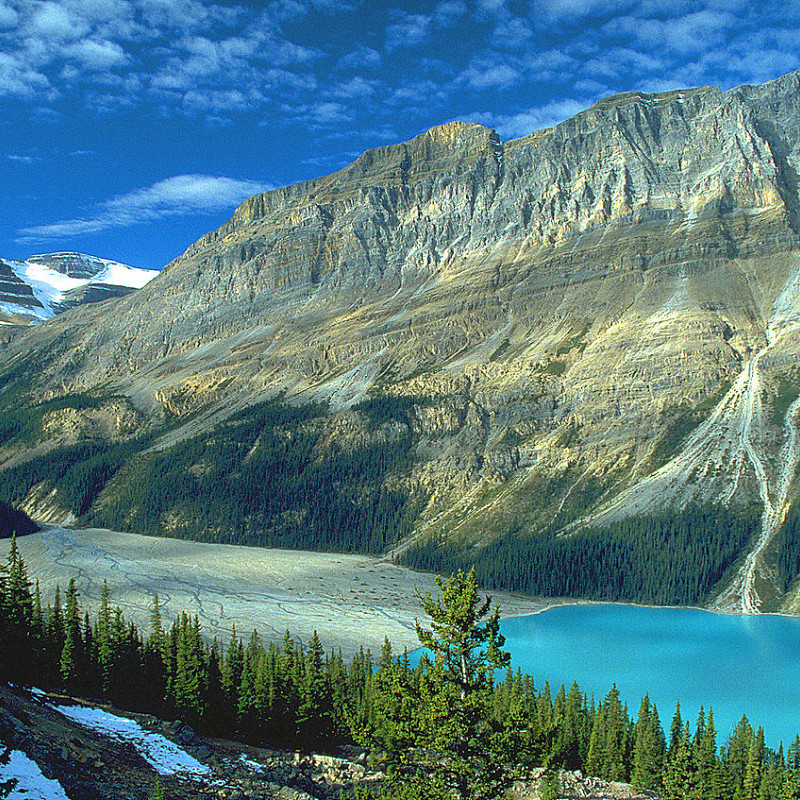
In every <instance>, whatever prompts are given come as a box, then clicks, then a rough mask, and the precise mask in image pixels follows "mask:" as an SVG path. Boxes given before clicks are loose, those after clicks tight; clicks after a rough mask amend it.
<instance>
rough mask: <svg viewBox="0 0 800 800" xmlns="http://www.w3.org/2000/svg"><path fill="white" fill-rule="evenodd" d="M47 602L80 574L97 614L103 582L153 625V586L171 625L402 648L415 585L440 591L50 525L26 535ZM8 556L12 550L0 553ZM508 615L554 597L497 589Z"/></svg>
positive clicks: (383, 570)
mask: <svg viewBox="0 0 800 800" xmlns="http://www.w3.org/2000/svg"><path fill="white" fill-rule="evenodd" d="M18 543H19V548H20V552H21V554H22V557H23V558H24V560H25V562H26V564H27V565H28V573H29V575H30V577H31V579H32V580H36V579H38V580H39V583H40V587H41V593H42V603H43V605H45V606H46V605H47V604H48V603H52V601H53V596H54V592H55V588H56V584H58V585H60V586H61V589H62V592H63V591H64V589H65V588H66V586H67V584H68V582H69V579H70V578H71V577H74V578H75V581H76V585H77V588H78V592H79V594H80V598H79V599H80V603H81V609H82V610H88V611H90V613H92V614H94V612H95V610H96V609H97V608H98V607H99V604H100V593H101V591H102V587H103V581H108V587H109V590H110V592H111V601H112V604H113V605H115V606H116V605H119V606H120V607H121V608H122V610H123V611H124V612H125V616H126V619H128V620H132V621H134V622H135V623H136V624H137V625H138V626H140V629H143V630H147V628H148V626H149V614H150V608H151V604H152V598H153V595H154V594H156V593H157V594H158V598H159V603H160V605H161V609H162V616H163V619H164V623H165V625H168V624H171V621H172V620H173V619H174V618H175V617H176V616H177V615H178V614H180V613H181V612H182V611H186V612H187V613H188V614H190V615H192V616H194V615H195V614H196V615H197V616H198V617H199V618H200V622H201V625H202V628H203V631H204V632H205V633H206V634H207V635H209V636H218V637H219V638H220V639H221V640H223V641H227V639H228V638H229V636H230V633H231V629H232V628H233V626H234V625H235V626H236V630H237V632H238V633H239V634H240V635H244V636H248V635H249V634H250V632H251V631H253V630H254V629H256V630H258V631H259V633H260V634H261V635H262V636H263V637H264V638H265V639H266V640H267V641H272V640H280V639H282V638H283V635H284V632H285V631H286V630H287V629H288V630H289V631H291V633H292V634H293V635H294V636H295V637H299V638H300V639H301V640H302V641H303V642H306V641H308V639H309V638H310V637H311V634H312V633H313V632H314V631H315V630H316V631H317V632H318V634H319V636H320V639H321V641H322V643H323V645H324V646H325V647H326V649H339V648H341V650H342V653H343V655H344V656H345V657H348V656H350V655H352V654H353V653H354V652H356V651H357V650H358V649H359V647H361V646H362V645H363V647H364V648H365V649H366V648H370V649H372V651H373V653H377V652H379V651H380V647H381V645H382V644H383V641H384V637H387V636H388V637H389V640H390V641H391V642H392V644H393V646H394V648H395V651H401V650H402V649H404V648H408V649H414V648H416V647H417V646H418V640H417V636H416V629H415V622H414V620H415V618H416V617H419V616H420V615H421V610H420V606H419V602H418V600H417V596H416V590H417V589H419V591H421V592H422V593H423V594H425V593H426V592H428V591H431V592H433V593H434V594H435V593H436V592H437V591H438V590H437V589H436V585H435V583H434V577H433V576H432V575H430V574H427V573H418V572H412V571H411V570H409V569H406V568H404V567H400V566H397V565H396V564H393V563H391V562H389V561H385V560H381V559H378V558H371V557H368V556H360V555H342V554H338V553H313V552H306V551H292V550H267V549H263V548H257V547H239V546H236V545H217V544H201V543H198V542H188V541H183V540H177V539H156V538H151V537H147V536H137V535H134V534H128V533H115V532H113V531H107V530H98V529H88V530H77V529H76V530H70V529H65V528H59V527H49V528H47V529H45V530H43V531H41V532H40V533H35V534H31V535H29V536H25V537H22V538H20V539H19V540H18ZM2 555H3V556H4V554H2ZM492 594H493V597H494V598H495V601H496V602H497V604H498V605H499V606H500V608H501V611H502V613H503V616H505V617H512V616H523V615H526V614H533V613H537V612H539V611H542V610H543V609H544V608H547V607H548V606H550V605H553V601H552V600H546V599H533V598H527V597H523V596H517V595H509V594H504V593H499V592H494V593H492Z"/></svg>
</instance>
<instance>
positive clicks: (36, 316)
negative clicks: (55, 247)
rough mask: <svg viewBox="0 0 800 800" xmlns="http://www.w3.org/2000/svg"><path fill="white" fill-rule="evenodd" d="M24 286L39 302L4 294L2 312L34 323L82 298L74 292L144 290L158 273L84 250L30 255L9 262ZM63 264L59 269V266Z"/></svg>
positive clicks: (0, 304) (1, 297)
mask: <svg viewBox="0 0 800 800" xmlns="http://www.w3.org/2000/svg"><path fill="white" fill-rule="evenodd" d="M5 263H6V264H7V265H8V266H9V267H10V268H11V272H13V274H14V275H15V276H16V277H17V278H18V279H19V281H20V287H21V288H22V285H24V286H28V287H30V289H31V290H32V291H33V296H34V297H35V298H36V300H37V301H38V304H37V305H31V304H30V303H28V304H21V303H19V302H16V297H15V296H14V293H10V294H8V293H6V294H5V296H3V294H2V293H0V314H2V315H6V316H8V317H11V318H14V319H19V318H23V319H26V320H28V321H29V322H30V323H31V324H36V323H38V322H42V321H44V320H46V319H50V318H51V317H53V316H55V315H56V314H58V313H60V312H61V311H64V310H65V309H66V308H68V307H70V306H71V305H77V304H78V303H79V302H81V301H80V300H78V301H76V300H72V301H71V298H70V293H73V294H74V293H75V292H77V291H79V290H81V289H84V288H85V287H97V288H99V289H101V290H102V289H105V290H107V291H108V292H109V295H108V296H112V295H113V294H114V293H116V294H119V293H124V291H125V290H130V291H133V290H136V289H141V288H142V286H145V285H146V284H147V283H149V282H150V281H151V280H152V279H153V278H155V277H156V275H158V274H159V273H158V271H157V270H151V269H139V268H137V267H130V266H128V265H127V264H121V263H119V262H118V261H112V260H110V259H105V258H97V257H96V256H87V255H84V254H82V253H49V254H45V255H35V256H30V257H29V258H28V259H27V260H25V261H5ZM56 267H59V268H56Z"/></svg>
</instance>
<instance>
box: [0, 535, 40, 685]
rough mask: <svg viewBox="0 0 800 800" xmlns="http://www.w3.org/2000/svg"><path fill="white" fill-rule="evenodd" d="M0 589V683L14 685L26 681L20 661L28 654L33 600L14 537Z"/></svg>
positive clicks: (27, 676)
mask: <svg viewBox="0 0 800 800" xmlns="http://www.w3.org/2000/svg"><path fill="white" fill-rule="evenodd" d="M6 575H7V577H6V578H5V581H4V589H3V605H4V607H3V609H2V611H3V621H4V623H3V637H4V639H5V642H4V644H5V648H4V653H5V659H4V660H3V663H0V669H2V670H3V671H4V673H5V674H4V675H3V674H1V673H0V679H3V678H4V679H6V680H12V681H15V682H18V683H28V682H29V681H30V677H31V674H30V669H29V665H28V663H27V659H25V658H24V657H23V655H24V654H25V653H28V652H29V651H30V645H31V640H30V637H31V631H32V626H33V618H34V614H33V597H32V595H31V583H30V581H29V580H28V571H27V568H26V566H25V562H24V561H23V560H22V556H21V555H20V553H19V548H18V547H17V537H16V534H14V535H13V536H12V537H11V547H10V550H9V554H8V561H7V567H6Z"/></svg>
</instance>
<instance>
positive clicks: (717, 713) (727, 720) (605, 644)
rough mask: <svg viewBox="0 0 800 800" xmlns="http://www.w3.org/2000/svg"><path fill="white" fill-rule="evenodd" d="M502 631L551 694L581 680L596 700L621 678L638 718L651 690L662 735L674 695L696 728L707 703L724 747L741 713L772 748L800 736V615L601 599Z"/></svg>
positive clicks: (515, 658)
mask: <svg viewBox="0 0 800 800" xmlns="http://www.w3.org/2000/svg"><path fill="white" fill-rule="evenodd" d="M501 630H502V632H503V634H504V635H505V636H506V647H505V649H506V650H508V651H509V652H510V653H511V654H512V666H513V668H514V669H516V668H517V667H520V668H521V669H522V671H523V672H527V673H529V674H530V675H532V676H533V678H534V681H535V684H536V686H537V687H538V688H541V687H543V686H544V682H545V681H546V680H547V681H549V682H550V686H551V688H552V691H553V694H555V692H556V691H557V689H558V687H560V686H561V684H562V683H563V684H565V685H566V687H567V688H569V686H570V684H571V683H572V682H573V681H577V682H578V684H579V685H580V687H581V689H582V690H583V691H584V692H585V693H586V694H588V695H590V696H591V695H592V694H594V697H595V699H596V700H600V699H602V698H603V697H605V695H606V694H607V693H608V690H609V689H610V688H611V686H612V684H614V683H616V685H617V687H618V688H619V690H620V694H621V695H622V698H623V700H624V701H625V702H627V704H628V710H629V713H630V714H631V716H633V717H634V718H635V715H636V713H637V712H638V710H639V702H640V700H641V698H642V697H643V696H644V694H645V693H649V695H650V699H651V700H652V701H654V702H655V703H656V705H657V706H658V713H659V717H660V718H661V724H662V726H663V727H664V729H665V731H668V730H669V724H670V722H671V720H672V716H673V714H674V712H675V703H676V702H677V701H680V704H681V713H682V715H683V719H684V721H685V720H689V722H690V723H691V725H692V726H694V723H695V721H696V719H697V712H698V711H699V709H700V706H701V705H702V706H704V707H705V710H706V712H707V711H708V708H709V706H711V707H712V708H713V709H714V721H715V724H716V728H717V731H718V735H717V743H718V744H723V743H724V742H725V740H726V739H727V737H728V735H729V734H730V732H731V731H732V729H733V727H734V725H735V724H736V722H738V721H739V720H740V719H741V717H742V714H745V715H746V716H747V718H748V720H749V721H750V723H751V724H752V725H753V726H754V727H758V726H759V725H761V726H763V728H764V733H765V736H766V741H767V744H768V745H770V746H772V747H776V748H777V746H778V744H779V743H780V742H781V741H783V743H784V747H786V746H788V744H789V743H790V742H791V741H792V740H793V739H794V737H795V735H796V734H798V733H800V619H795V618H787V617H778V616H767V615H764V616H732V615H724V614H711V613H709V612H705V611H694V610H688V609H672V608H637V607H632V606H624V605H611V604H609V605H605V604H603V605H592V606H562V607H558V608H553V609H550V610H549V611H545V612H543V613H542V614H537V615H535V616H530V617H518V618H515V619H508V620H505V621H504V622H503V623H502V626H501ZM498 677H499V676H498Z"/></svg>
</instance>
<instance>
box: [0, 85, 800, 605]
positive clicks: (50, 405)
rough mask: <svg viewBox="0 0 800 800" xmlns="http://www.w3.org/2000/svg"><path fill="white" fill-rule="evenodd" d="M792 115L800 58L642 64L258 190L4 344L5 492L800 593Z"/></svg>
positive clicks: (546, 580)
mask: <svg viewBox="0 0 800 800" xmlns="http://www.w3.org/2000/svg"><path fill="white" fill-rule="evenodd" d="M798 122H800V75H798V73H791V74H789V75H786V76H784V77H782V78H779V79H777V80H775V81H772V82H770V83H766V84H764V85H760V86H742V87H738V88H735V89H732V90H730V91H727V92H723V91H720V90H719V89H717V88H714V87H700V88H693V89H686V90H684V91H672V92H667V93H661V94H644V93H641V92H629V93H626V94H622V95H615V96H613V97H609V98H607V99H605V100H602V101H600V102H598V103H596V104H595V105H594V106H592V107H591V108H589V109H587V110H586V111H583V112H581V113H579V114H577V115H576V116H575V117H573V118H572V119H569V120H567V121H565V122H563V123H561V124H559V125H556V126H554V127H552V128H548V129H545V130H541V131H536V132H534V133H532V134H530V135H529V136H526V137H523V138H521V139H517V140H514V141H507V142H502V141H501V140H500V138H499V136H498V135H497V133H496V132H495V131H493V130H491V129H488V128H485V127H482V126H480V125H475V124H468V123H460V122H453V123H448V124H446V125H443V126H440V127H437V128H433V129H432V130H430V131H428V132H426V133H424V134H422V135H420V136H417V137H416V138H414V139H412V140H411V141H409V142H406V143H403V144H397V145H390V146H387V147H381V148H378V149H376V150H370V151H368V152H366V153H364V154H363V155H362V156H361V157H360V158H358V159H357V160H356V161H355V162H354V163H353V164H351V165H350V166H348V167H346V168H344V169H343V170H341V171H339V172H337V173H335V174H333V175H329V176H326V177H322V178H319V179H316V180H312V181H307V182H304V183H300V184H296V185H293V186H288V187H285V188H283V189H279V190H276V191H273V192H269V193H267V194H261V195H257V196H254V197H252V198H250V199H248V200H246V201H245V202H244V203H242V205H241V206H240V207H239V208H238V209H237V210H236V212H235V213H234V215H233V217H232V218H231V220H230V221H229V222H227V223H226V224H224V225H223V226H222V227H221V228H219V229H218V230H216V231H213V232H211V233H208V234H207V235H205V236H204V237H202V238H201V239H200V240H199V241H198V242H196V243H195V244H193V245H192V246H191V247H189V249H188V250H187V251H186V252H185V253H184V254H183V255H182V256H180V257H179V258H177V259H175V260H174V261H173V262H172V263H170V264H169V265H168V266H167V267H166V268H165V269H164V270H163V271H162V272H161V273H160V274H159V275H158V276H157V277H156V278H155V279H154V280H152V281H150V282H149V283H147V285H146V286H144V287H143V288H141V289H140V290H139V291H137V292H136V293H134V294H131V295H129V296H127V297H124V298H122V299H120V300H119V301H118V302H117V303H115V304H114V305H113V307H108V306H104V305H94V306H82V307H79V308H76V309H73V310H71V311H70V312H69V313H65V314H61V315H59V316H57V317H55V318H54V319H52V320H49V321H48V322H46V323H45V324H42V325H39V326H37V327H36V328H35V329H30V330H28V331H25V332H24V333H23V334H21V335H18V336H16V337H15V338H14V339H13V341H11V342H10V343H9V344H8V345H7V346H6V348H5V349H4V351H3V354H2V359H3V363H4V367H3V369H4V372H3V378H2V380H3V387H4V388H3V392H2V395H0V397H1V398H3V402H4V403H5V405H6V408H7V414H6V418H3V419H0V423H2V424H1V425H0V431H2V433H3V439H2V441H3V442H4V444H3V445H2V450H1V451H0V456H2V458H3V465H4V467H5V469H4V471H3V472H1V473H0V499H3V500H5V501H8V502H13V503H16V504H20V505H21V506H22V507H23V508H24V509H25V510H26V511H27V512H28V513H29V514H31V515H33V516H34V517H37V516H38V517H40V518H49V519H58V520H62V521H63V520H70V519H74V518H76V517H79V518H81V519H82V520H83V521H86V522H89V523H92V524H98V525H100V524H102V525H105V526H107V527H116V528H118V529H123V530H135V531H138V532H149V533H154V534H164V533H166V534H168V535H174V536H189V537H200V538H205V539H210V540H215V541H233V542H239V543H243V542H247V543H257V544H266V545H279V546H301V547H317V548H321V549H322V548H324V549H342V550H347V549H361V550H369V551H373V552H379V551H387V552H390V553H391V554H392V555H394V556H396V557H401V558H404V559H405V560H406V561H407V563H411V564H414V565H416V566H422V567H426V568H436V569H450V568H453V567H457V566H468V565H470V564H473V563H474V564H476V565H477V568H478V570H479V575H480V576H481V579H482V580H483V581H484V583H486V584H494V585H498V586H504V587H506V588H512V589H519V590H521V591H527V592H532V593H551V594H578V595H584V596H589V597H613V598H617V599H633V600H641V601H647V602H676V603H692V604H706V605H713V606H714V607H717V608H724V609H734V610H744V611H756V610H759V609H762V610H763V609H766V608H783V609H792V608H795V607H796V606H797V600H796V597H797V591H796V587H797V580H796V579H797V577H798V575H799V574H800V506H798V507H797V509H796V508H795V501H796V498H797V492H798V484H797V479H796V472H797V466H798V461H800V443H798V434H797V413H798V409H799V408H800V401H798V397H800V361H799V360H798V358H799V357H800V337H798V335H797V334H798V329H799V328H800V243H799V242H798V225H799V224H800V195H799V194H798V169H800V125H798ZM23 397H24V398H28V400H27V402H28V403H29V406H28V408H27V409H26V413H27V414H28V417H30V418H31V419H32V420H33V421H32V422H28V423H23V422H22V421H21V420H19V419H18V417H16V416H14V415H15V414H16V413H17V408H18V406H19V403H20V398H23Z"/></svg>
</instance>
